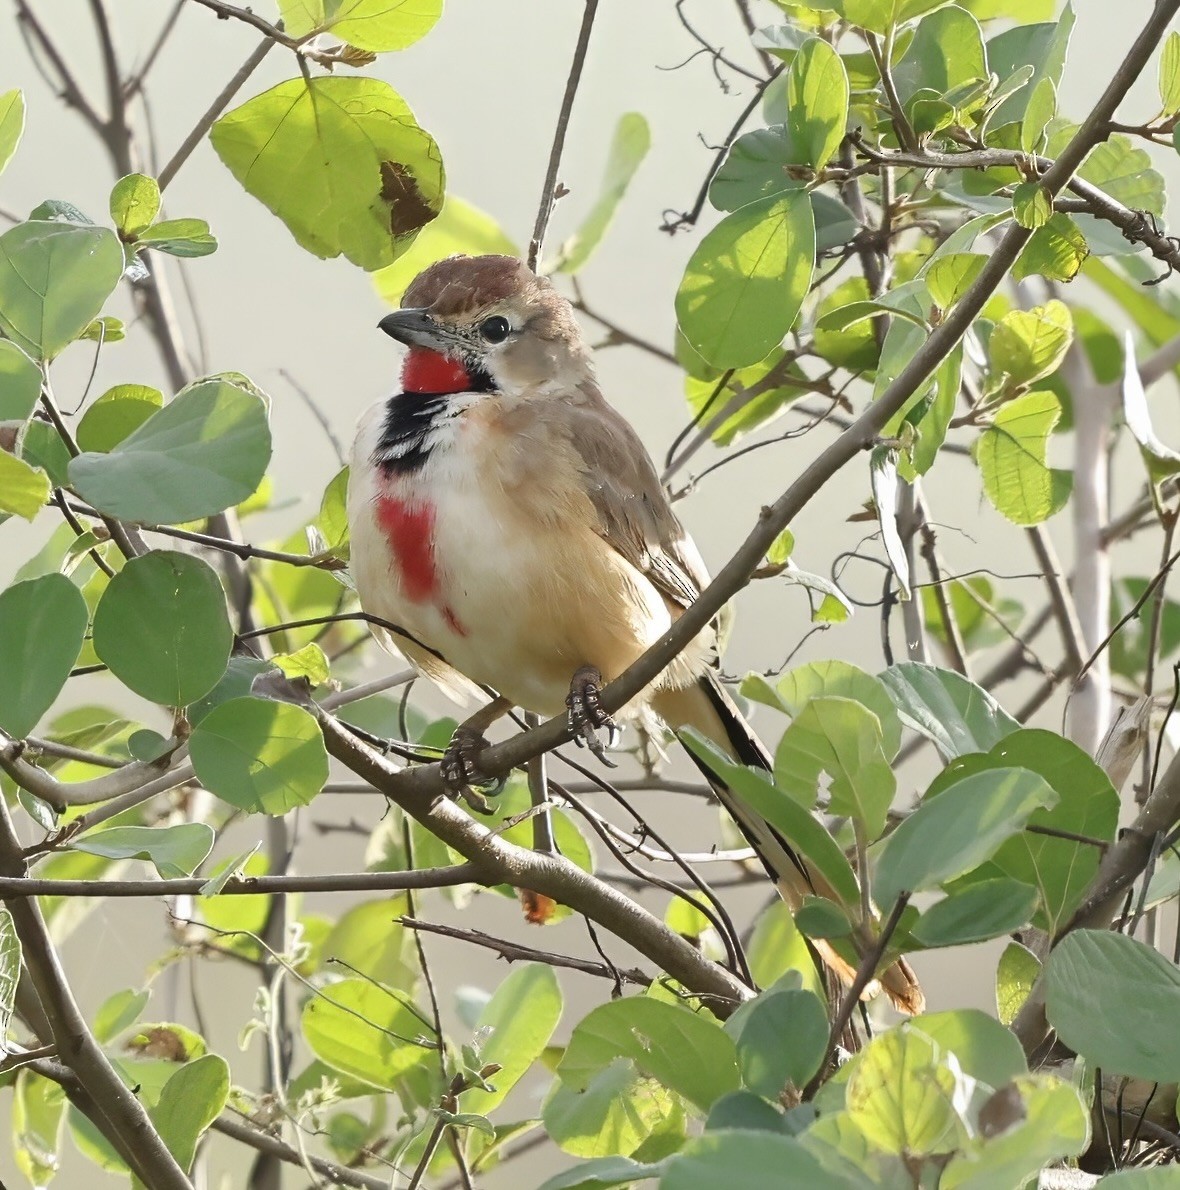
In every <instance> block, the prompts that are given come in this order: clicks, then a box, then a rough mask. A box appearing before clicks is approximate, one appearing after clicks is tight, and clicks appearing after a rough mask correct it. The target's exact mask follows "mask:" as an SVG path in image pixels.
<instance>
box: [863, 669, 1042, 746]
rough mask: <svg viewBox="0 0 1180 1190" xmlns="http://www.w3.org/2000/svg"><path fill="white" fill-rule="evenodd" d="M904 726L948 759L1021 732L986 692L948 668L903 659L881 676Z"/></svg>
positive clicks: (1018, 726) (1014, 721) (1013, 720)
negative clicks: (925, 739)
mask: <svg viewBox="0 0 1180 1190" xmlns="http://www.w3.org/2000/svg"><path fill="white" fill-rule="evenodd" d="M880 680H881V681H882V682H883V683H884V685H885V688H886V690H887V691H888V692H889V697H890V698H892V699H893V703H894V706H896V707H897V709H898V711H899V712H900V714H901V720H902V722H903V723H904V724H905V725H906V726H907V727H910V728H912V729H913V730H914V731H917V732H920V733H921V734H922V735H924V736H925V737H926V738H927V739H928V740H931V741H932V742H933V743H934V744H935V745H936V746H937V748H938V750H939V752H940V753H942V758H943V760H952V759H953V758H954V757H956V756H962V755H963V754H964V753H966V752H986V751H987V750H988V749H989V748H991V747H992V746H993V745H994V744H996V743H998V742H999V741H1000V740H1001V739H1003V738H1004V736H1006V735H1009V734H1011V733H1012V732H1014V731H1019V730H1020V724H1019V723H1017V722H1016V720H1015V719H1013V718H1012V716H1011V715H1009V714H1007V712H1006V711H1004V709H1003V708H1002V707H1001V706H1000V704H999V703H998V702H996V700H995V699H994V698H992V696H991V695H990V694H988V692H987V691H986V690H984V689H982V688H981V687H979V686H977V685H975V683H974V682H972V681H970V680H969V679H967V678H965V677H963V676H962V674H957V673H954V672H953V671H951V670H949V669H939V668H938V667H937V666H933V665H922V664H920V663H918V662H916V661H903V662H902V663H901V664H899V665H892V666H890V667H889V668H888V669H887V670H885V671H884V673H882V674H881V675H880Z"/></svg>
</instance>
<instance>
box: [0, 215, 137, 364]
mask: <svg viewBox="0 0 1180 1190" xmlns="http://www.w3.org/2000/svg"><path fill="white" fill-rule="evenodd" d="M122 274H123V248H122V246H121V245H120V243H119V238H118V236H116V235H115V233H114V232H113V231H110V230H108V229H107V228H105V227H94V226H89V227H83V226H80V225H78V224H75V223H53V222H45V221H42V220H31V221H29V222H28V223H18V224H17V225H16V226H15V227H12V228H10V229H9V230H8V231H6V232H5V233H4V234H3V235H0V330H3V331H4V333H5V334H6V335H7V336H8V337H9V338H10V339H12V340H14V341H15V342H16V344H17V346H18V347H20V348H21V349H22V350H23V351H25V352H27V353H28V354H29V355H31V356H32V357H33V358H34V359H36V360H48V359H52V358H53V357H54V356H55V355H57V354H58V352H60V351H61V350H62V348H63V347H65V346H66V345H67V344H68V343H72V342H73V341H74V339H76V338H77V337H78V336H79V335H80V334H81V333H82V332H83V331H84V330H85V329H86V327H87V326H88V325H89V324H90V322H91V320H92V319H93V318H95V316H96V315H97V314H98V313H99V312H100V311H101V310H102V306H103V303H104V302H105V301H106V300H107V298H108V297H110V296H111V294H112V293H113V292H114V289H115V286H116V285H118V283H119V278H120V277H121V276H122Z"/></svg>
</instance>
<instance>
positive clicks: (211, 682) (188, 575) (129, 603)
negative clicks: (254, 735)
mask: <svg viewBox="0 0 1180 1190" xmlns="http://www.w3.org/2000/svg"><path fill="white" fill-rule="evenodd" d="M232 645H233V629H232V628H230V624H229V617H228V615H227V614H226V607H225V592H224V591H223V590H222V589H221V581H220V580H219V579H218V577H217V575H216V574H215V573H214V571H213V568H212V567H211V566H210V565H209V564H208V563H207V562H202V561H201V559H200V558H195V557H193V556H191V555H189V554H178V553H175V552H173V551H171V550H152V551H151V553H148V554H142V555H141V556H140V557H138V558H132V559H131V560H130V561H129V562H127V564H126V565H125V566H124V567H123V569H122V570H121V571H119V573H118V574H116V575H115V577H114V578H113V579H111V580H110V582H109V583H108V584H107V588H106V590H105V591H104V592H103V595H102V598H101V599H100V600H99V603H98V608H97V610H96V611H95V613H94V651H95V652H96V653H97V654H98V657H99V660H101V661H103V662H105V663H106V664H107V665H108V666H109V667H110V669H111V672H112V673H113V674H114V675H115V677H117V678H118V679H119V681H120V682H122V683H123V684H124V685H125V686H127V687H129V688H130V689H131V690H134V691H135V693H136V694H138V695H140V697H142V698H146V699H148V701H149V702H158V703H161V704H163V705H165V706H175V707H183V706H187V705H188V704H189V703H190V702H194V701H195V700H196V699H198V698H200V697H201V696H202V695H204V694H208V693H209V691H210V690H212V689H213V687H214V686H215V685H216V684H217V680H218V679H219V678H220V677H221V675H222V674H223V673H224V672H225V666H226V662H227V661H228V660H229V653H230V648H231V647H232Z"/></svg>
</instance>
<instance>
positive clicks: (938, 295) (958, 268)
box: [926, 252, 987, 310]
mask: <svg viewBox="0 0 1180 1190" xmlns="http://www.w3.org/2000/svg"><path fill="white" fill-rule="evenodd" d="M986 263H987V257H986V256H983V255H981V254H979V253H977V252H952V253H950V254H949V255H948V256H940V257H939V258H938V259H937V260H932V261H931V262H930V267H929V268H928V269H927V270H926V286H927V288H928V289H929V290H930V296H931V297H932V298H933V299H934V304H935V305H936V306H938V308H939V309H940V310H949V309H950V308H951V306H953V305H954V304H955V302H957V301H958V300H959V298H961V297H962V296H963V294H964V293H966V292H967V290H968V289H969V288H970V287H971V285H972V284H974V282H975V278H976V277H978V276H979V274H980V271H981V270H982V269H983V266H984V264H986Z"/></svg>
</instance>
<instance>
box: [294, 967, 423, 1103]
mask: <svg viewBox="0 0 1180 1190" xmlns="http://www.w3.org/2000/svg"><path fill="white" fill-rule="evenodd" d="M409 1005H410V1001H409V998H408V997H404V996H402V995H401V994H400V993H394V992H390V991H388V990H386V989H385V988H383V987H381V986H379V985H378V984H375V983H370V982H369V981H368V980H364V979H346V980H343V981H341V982H340V983H333V984H329V985H328V986H327V987H326V988H325V989H324V990H323V992H322V993H321V994H320V995H318V996H312V997H311V998H310V999H309V1000H308V1001H307V1003H306V1004H304V1006H303V1018H302V1024H303V1036H304V1038H305V1040H306V1041H307V1044H308V1045H309V1046H311V1049H312V1052H313V1053H314V1054H315V1055H316V1056H317V1057H318V1058H320V1060H321V1061H323V1062H325V1063H326V1064H327V1065H328V1066H331V1067H332V1069H333V1070H340V1071H343V1073H345V1074H349V1075H351V1076H352V1077H353V1078H357V1079H360V1080H361V1082H364V1083H368V1084H370V1085H371V1086H374V1087H381V1088H383V1089H384V1090H387V1091H394V1090H396V1089H397V1086H398V1082H399V1080H400V1079H401V1078H402V1076H404V1075H406V1074H409V1073H410V1072H411V1071H412V1070H413V1069H414V1068H415V1067H416V1066H419V1065H422V1064H423V1063H426V1062H435V1061H436V1060H437V1059H436V1055H435V1049H434V1041H435V1039H434V1038H433V1037H430V1036H429V1030H428V1029H427V1026H426V1025H425V1024H424V1023H423V1021H422V1020H421V1018H420V1017H419V1016H418V1014H417V1013H416V1012H415V1011H414V1010H413V1009H412V1008H411V1007H410V1006H409Z"/></svg>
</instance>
